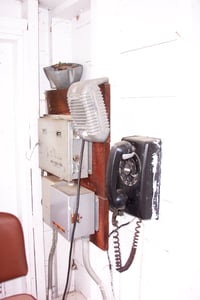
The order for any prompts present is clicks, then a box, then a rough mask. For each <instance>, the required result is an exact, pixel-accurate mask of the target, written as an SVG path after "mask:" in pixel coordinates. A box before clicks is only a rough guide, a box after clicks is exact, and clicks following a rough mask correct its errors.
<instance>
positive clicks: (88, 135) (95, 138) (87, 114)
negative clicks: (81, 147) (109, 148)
mask: <svg viewBox="0 0 200 300" xmlns="http://www.w3.org/2000/svg"><path fill="white" fill-rule="evenodd" d="M106 81H108V79H107V78H102V79H101V78H100V79H93V80H85V81H79V82H75V83H73V84H72V85H71V86H70V87H69V89H68V94H67V98H68V106H69V110H70V113H71V116H72V121H73V126H74V129H75V130H76V131H77V133H78V134H79V136H80V137H81V138H83V139H84V140H87V141H91V142H105V140H106V139H107V137H108V135H109V131H110V129H109V121H108V116H107V112H106V108H105V104H104V100H103V95H102V93H101V90H100V88H99V86H98V84H101V83H104V82H106Z"/></svg>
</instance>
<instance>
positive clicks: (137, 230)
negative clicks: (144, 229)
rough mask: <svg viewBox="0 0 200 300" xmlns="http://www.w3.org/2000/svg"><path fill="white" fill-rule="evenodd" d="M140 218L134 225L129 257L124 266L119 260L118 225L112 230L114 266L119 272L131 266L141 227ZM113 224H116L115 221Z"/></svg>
mask: <svg viewBox="0 0 200 300" xmlns="http://www.w3.org/2000/svg"><path fill="white" fill-rule="evenodd" d="M141 224H142V220H141V219H138V220H137V222H136V227H135V233H134V237H133V244H132V248H131V251H130V254H129V257H128V259H127V261H126V263H125V265H124V266H122V260H121V247H120V240H119V227H117V228H116V229H115V230H113V234H114V235H113V243H114V253H115V266H116V270H117V271H119V272H120V273H121V272H124V271H126V270H128V268H129V267H130V266H131V264H132V262H133V260H134V257H135V254H136V250H137V246H138V241H139V235H140V228H141ZM115 226H117V222H115Z"/></svg>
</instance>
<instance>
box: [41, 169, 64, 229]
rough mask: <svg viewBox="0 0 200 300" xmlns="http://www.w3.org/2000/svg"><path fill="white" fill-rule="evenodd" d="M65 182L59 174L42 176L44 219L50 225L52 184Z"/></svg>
mask: <svg viewBox="0 0 200 300" xmlns="http://www.w3.org/2000/svg"><path fill="white" fill-rule="evenodd" d="M63 183H65V182H64V181H63V180H61V179H59V178H58V177H57V176H54V175H49V176H42V214H43V221H44V222H45V223H46V224H47V225H49V226H51V217H50V187H51V186H52V185H59V184H63Z"/></svg>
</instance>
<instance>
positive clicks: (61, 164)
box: [38, 115, 91, 181]
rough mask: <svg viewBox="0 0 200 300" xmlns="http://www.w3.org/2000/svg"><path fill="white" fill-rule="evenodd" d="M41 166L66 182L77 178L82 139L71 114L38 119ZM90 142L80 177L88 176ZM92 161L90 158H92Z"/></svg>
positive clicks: (86, 145) (85, 149)
mask: <svg viewBox="0 0 200 300" xmlns="http://www.w3.org/2000/svg"><path fill="white" fill-rule="evenodd" d="M38 135H39V167H40V168H41V169H42V170H44V171H47V172H49V173H50V174H53V175H55V176H57V177H59V178H61V179H63V180H66V181H72V180H73V179H77V178H78V173H79V165H80V151H81V143H82V141H81V139H80V138H79V137H78V136H77V135H76V134H75V133H74V131H73V128H72V119H71V116H70V115H46V116H44V117H41V118H39V120H38ZM88 147H89V143H88V142H86V143H85V147H84V154H83V162H82V170H81V177H82V178H86V177H88V173H89V158H88ZM90 159H91V157H90Z"/></svg>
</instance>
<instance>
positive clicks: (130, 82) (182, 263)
mask: <svg viewBox="0 0 200 300" xmlns="http://www.w3.org/2000/svg"><path fill="white" fill-rule="evenodd" d="M11 2H12V3H11ZM6 3H7V2H6ZM28 3H29V9H28V11H29V18H30V19H31V23H30V24H29V25H31V26H33V27H31V30H32V33H31V34H32V37H34V41H35V44H34V47H32V44H31V41H32V40H31V36H30V31H29V37H28V41H29V46H28V50H27V51H28V53H29V58H28V59H29V61H31V62H32V64H31V74H29V76H30V77H29V88H30V89H28V91H26V93H25V96H27V98H23V97H22V98H20V99H23V100H26V101H27V100H28V99H29V100H30V102H25V103H26V105H25V107H26V111H27V114H26V120H25V126H24V125H22V123H21V121H22V120H23V118H22V119H20V120H21V121H20V120H18V122H17V127H16V128H17V130H18V134H20V139H19V140H18V141H22V140H23V142H22V143H25V145H24V144H23V146H22V147H21V149H22V151H21V152H18V154H19V156H20V158H21V159H22V161H23V163H24V164H25V166H26V167H27V169H26V167H25V172H23V170H22V168H19V170H20V171H21V172H22V173H21V174H22V175H21V176H22V177H20V178H24V177H23V176H24V174H26V171H27V170H28V172H29V171H30V170H31V171H30V173H31V172H33V173H32V174H33V177H32V178H33V182H32V183H33V185H32V186H33V191H32V197H33V198H32V199H33V202H34V203H33V204H34V205H33V207H30V206H31V205H32V203H31V200H32V199H31V197H30V190H31V182H30V181H29V177H27V178H26V180H27V181H26V184H27V185H26V186H25V187H24V186H23V187H22V185H21V186H20V185H18V192H19V193H18V197H19V195H21V194H23V201H21V202H20V201H19V203H20V205H19V206H18V202H15V203H14V205H11V202H7V203H5V202H4V201H2V200H1V202H0V203H1V209H4V210H5V209H8V210H10V211H13V210H14V211H17V208H16V206H17V207H18V209H19V211H18V213H19V214H20V212H21V211H23V215H24V226H25V231H26V236H27V241H28V242H29V244H28V246H29V247H28V248H29V251H30V252H29V255H31V253H32V252H31V246H32V244H31V243H32V240H31V238H30V236H29V239H28V234H29V232H30V231H32V225H33V226H34V230H35V253H36V265H37V271H36V275H37V280H38V281H37V284H38V299H39V300H40V299H41V300H42V299H44V297H43V296H44V293H45V291H44V285H43V277H44V273H43V272H44V264H43V262H44V259H43V253H42V252H41V249H42V250H43V245H42V244H40V243H41V235H42V232H41V205H40V200H41V199H40V190H41V187H40V182H39V180H38V179H39V172H38V166H37V155H36V152H35V151H33V153H32V150H33V149H34V146H35V145H36V142H37V116H38V114H39V106H38V102H37V101H38V98H39V97H40V100H41V101H40V114H43V113H44V112H45V110H46V108H45V100H44V91H45V90H46V89H49V88H50V87H49V84H48V82H47V80H46V79H45V77H44V74H43V73H42V67H43V66H45V65H49V64H50V63H52V62H54V59H55V60H57V59H59V58H60V57H62V60H65V59H66V60H69V59H72V60H75V61H77V62H80V63H83V64H84V67H85V69H84V77H83V78H91V77H92V78H94V77H101V76H108V77H109V80H110V83H111V143H112V144H113V143H115V142H117V141H119V140H120V139H121V138H122V137H123V136H126V135H130V134H141V135H152V136H156V137H160V138H161V139H162V141H163V160H162V187H161V211H160V220H159V221H149V222H145V223H144V226H143V228H142V230H141V239H140V244H139V247H138V252H137V256H136V259H135V261H134V263H133V265H132V266H131V268H130V269H129V270H128V271H127V272H125V273H123V274H119V273H117V272H115V271H110V270H109V267H108V266H109V263H108V258H107V253H106V252H103V251H101V250H99V249H98V248H97V247H95V246H94V245H93V244H91V245H90V247H91V249H90V250H91V264H92V266H93V267H94V269H95V271H96V272H97V274H98V275H99V276H100V278H101V279H102V280H103V282H104V283H105V286H106V288H107V290H108V293H109V297H110V299H112V298H113V299H114V297H113V292H112V286H113V289H114V294H115V299H116V300H119V299H120V300H125V299H126V300H129V299H130V300H134V299H135V300H139V299H140V300H147V299H148V300H149V299H154V300H155V299H156V300H157V299H162V300H163V299H164V300H165V299H172V300H177V299H178V300H179V299H181V300H186V299H193V300H196V299H199V297H200V290H199V289H200V288H199V282H198V278H199V275H200V264H199V259H198V256H199V255H198V254H199V244H198V233H197V230H198V228H199V218H198V211H199V209H198V208H199V204H198V189H197V187H198V166H199V157H198V148H199V147H198V146H199V141H198V128H199V117H198V109H197V104H198V99H199V79H198V75H199V65H200V62H199V48H200V40H199V31H200V24H199V20H200V19H199V11H200V10H199V8H200V7H199V3H198V1H195V0H193V1H189V0H188V1H187V0H185V1H178V0H177V1H164V0H163V1H162V5H161V2H160V1H158V0H151V1H147V0H146V1H142V2H141V1H140V2H138V1H131V0H128V1H125V0H117V1H116V0H110V1H106V0H101V1H100V0H92V1H91V11H90V12H87V13H84V14H82V15H81V14H80V17H79V19H78V20H77V19H73V20H72V21H71V22H70V24H69V22H66V20H64V21H62V22H63V26H61V27H60V26H59V23H55V28H56V29H55V32H57V31H56V30H58V32H59V30H60V38H61V39H60V41H59V42H60V43H61V44H57V47H56V46H55V44H54V48H53V51H52V53H50V51H49V49H50V48H51V47H49V45H51V37H50V36H49V24H48V22H49V20H48V13H47V11H45V10H40V20H39V21H40V36H39V38H40V71H41V72H40V95H39V93H38V89H37V80H38V79H37V66H36V64H37V53H36V52H37V49H36V48H35V47H36V44H37V33H36V31H35V30H36V29H37V16H36V15H35V13H36V12H37V8H36V6H35V5H36V2H35V1H32V0H29V1H28ZM7 4H9V9H8V6H6V5H5V6H2V7H3V8H2V9H1V15H3V16H9V17H12V18H15V17H17V18H21V17H22V13H21V11H22V10H21V8H22V7H21V4H20V2H18V1H9V3H7ZM10 5H12V7H13V8H15V9H14V10H10V7H11V6H10ZM32 5H33V6H32ZM31 8H33V10H31ZM28 11H26V12H28ZM11 12H12V13H11ZM33 12H34V20H33V17H31V16H33ZM13 14H14V15H13ZM55 21H56V22H57V20H55ZM35 23H36V24H35ZM56 24H57V25H58V26H57V25H56ZM34 26H35V27H34ZM177 33H178V34H177ZM65 35H66V36H65ZM70 40H71V44H70V42H69V41H70ZM163 42H166V43H163ZM1 45H2V44H1ZM59 45H61V46H62V47H58V46H59ZM7 46H8V45H5V47H7ZM149 46H151V47H149ZM60 49H62V51H60ZM63 49H65V50H66V52H65V51H64V50H63ZM9 51H10V48H9V47H8V52H7V55H8V56H9ZM34 51H35V52H34ZM4 54H5V48H4V50H3V51H2V48H1V57H2V56H3V55H4ZM34 54H35V55H34ZM65 55H66V56H65ZM5 61H6V60H5V59H4V62H5ZM35 62H36V64H35ZM55 62H56V61H55ZM34 64H35V68H36V69H35V68H34ZM9 70H11V69H10V68H9ZM1 76H2V73H1ZM9 76H10V75H9V73H8V78H9V79H10V77H9ZM31 79H32V80H31ZM24 82H25V83H27V78H26V80H25V79H24ZM12 84H13V82H12ZM20 84H21V83H20ZM5 86H6V85H5ZM25 90H26V89H25ZM28 92H29V93H28ZM5 95H8V94H5ZM11 99H12V101H14V100H15V98H14V96H13V95H11ZM12 103H13V102H12ZM20 103H21V102H20ZM9 105H10V103H7V106H4V108H5V109H8V110H10V114H12V115H13V114H14V111H13V108H14V107H13V106H12V107H11V106H9ZM20 105H21V106H20V107H22V106H23V105H22V103H21V104H20ZM17 108H18V109H19V107H17ZM15 109H16V106H15ZM28 118H30V120H28ZM3 123H4V122H3V119H2V123H1V124H2V127H3ZM8 126H9V132H10V133H11V135H13V134H14V131H13V130H14V129H13V128H14V126H15V123H14V121H13V120H12V121H11V122H10V123H9V125H8ZM22 128H23V130H24V128H26V132H25V136H24V135H23V134H22V133H23V132H24V131H23V130H22ZM21 130H22V131H21ZM0 133H1V135H5V127H3V129H2V130H1V132H0ZM21 134H22V135H21ZM27 137H28V138H29V140H27ZM3 141H4V144H5V143H7V142H8V139H7V138H4V139H3ZM27 142H30V144H29V145H28V146H27V145H26V143H27ZM12 146H13V143H12V141H11V143H10V145H9V147H12ZM9 151H11V148H9ZM27 153H28V157H29V155H31V156H30V157H31V160H27V156H26V154H27ZM5 154H6V157H7V155H8V153H7V152H6V150H5V151H4V154H3V155H4V157H5ZM10 154H11V159H14V155H15V154H14V153H13V151H11V152H10ZM18 162H19V161H18ZM3 166H4V172H5V173H4V174H7V172H8V169H7V167H6V166H5V164H4V165H3ZM23 166H24V165H23ZM15 170H17V168H15ZM30 173H29V176H30ZM2 178H3V177H2ZM16 178H18V180H19V177H17V174H16ZM1 182H5V178H3V179H2V180H1ZM6 184H7V185H6V188H9V186H8V183H7V182H6ZM19 186H20V189H19ZM4 187H5V186H4ZM12 188H13V190H14V192H12V196H13V195H14V197H15V190H16V186H15V185H13V186H12ZM24 188H25V189H24ZM11 191H12V189H10V190H9V192H11ZM26 192H27V193H28V198H27V199H29V201H30V202H29V201H28V202H25V197H24V195H25V193H26ZM12 196H10V197H12ZM4 197H5V198H6V192H5V191H4ZM29 197H30V198H29ZM12 199H13V198H12ZM18 199H19V198H18ZM18 199H17V201H18ZM27 206H28V210H27ZM15 208H16V210H15ZM32 209H33V211H32ZM33 212H34V214H33V216H32V215H31V214H32V213H33ZM29 217H30V218H29ZM127 219H129V218H128V216H124V217H122V218H121V220H120V222H121V223H123V222H126V221H127ZM111 229H112V226H110V230H111ZM133 231H134V223H131V224H130V225H129V226H128V227H126V228H123V229H122V230H121V231H120V236H121V239H122V242H121V244H122V253H123V259H126V256H127V255H128V253H127V252H128V248H129V247H130V245H131V244H132V237H133ZM48 234H49V235H50V236H49V238H48V239H47V240H46V243H47V244H48V247H50V239H51V232H49V231H48V232H47V235H48ZM48 247H47V248H48ZM59 247H60V249H59V251H60V253H65V254H67V251H66V250H67V249H68V245H67V244H66V243H65V242H64V241H63V240H61V241H60V243H59ZM47 250H48V249H47ZM32 251H33V249H32ZM64 251H65V252H64ZM80 251H81V245H80V243H79V242H78V243H77V245H76V257H75V258H76V259H75V261H76V264H77V267H78V269H77V270H76V271H74V275H75V287H76V288H77V289H80V290H81V291H82V292H83V293H84V294H85V295H86V296H87V298H88V299H91V300H93V299H94V300H96V299H101V298H100V297H101V296H100V293H99V289H98V287H97V286H96V284H95V283H94V282H93V281H92V280H91V279H90V278H89V277H88V275H87V274H86V272H85V269H84V267H83V262H82V258H81V256H82V254H81V252H80ZM47 253H48V251H47ZM47 253H46V256H47ZM109 254H110V258H111V262H112V264H113V269H114V257H113V246H112V240H110V248H109ZM97 258H98V259H97ZM59 259H60V261H58V264H59V267H60V266H61V267H60V273H59V278H58V279H59V290H60V291H62V290H63V286H64V283H65V272H66V264H65V263H63V260H62V257H61V256H60V258H59ZM30 262H31V266H30V267H31V268H30V272H31V273H30V275H29V276H30V277H29V281H28V287H27V289H28V290H29V291H34V293H35V292H36V291H35V286H34V284H35V283H34V276H35V272H34V265H33V263H34V262H33V259H32V260H30ZM64 262H66V259H65V258H64ZM45 263H46V260H45ZM62 267H63V268H62ZM31 280H32V285H33V287H31ZM20 288H21V287H20ZM14 289H18V286H15V288H14ZM9 292H11V288H10V287H9ZM4 295H5V294H2V295H1V294H0V297H3V296H4Z"/></svg>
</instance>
